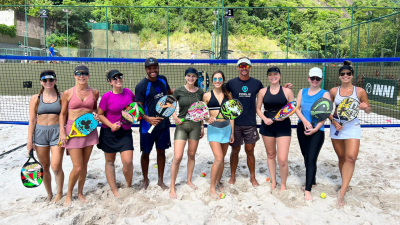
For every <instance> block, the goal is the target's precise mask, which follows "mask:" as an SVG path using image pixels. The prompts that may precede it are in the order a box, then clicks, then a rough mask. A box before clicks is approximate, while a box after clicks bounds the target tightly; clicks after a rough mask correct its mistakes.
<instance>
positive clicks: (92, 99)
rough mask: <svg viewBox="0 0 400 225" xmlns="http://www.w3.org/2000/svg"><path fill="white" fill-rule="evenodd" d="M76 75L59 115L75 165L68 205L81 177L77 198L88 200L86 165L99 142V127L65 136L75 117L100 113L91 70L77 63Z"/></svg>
mask: <svg viewBox="0 0 400 225" xmlns="http://www.w3.org/2000/svg"><path fill="white" fill-rule="evenodd" d="M74 78H75V81H76V85H75V86H74V87H73V88H70V89H68V90H66V91H65V92H64V94H63V96H62V106H61V114H60V141H61V142H62V143H63V144H62V147H65V148H66V149H68V150H67V151H68V152H69V154H70V155H71V160H72V164H73V168H72V171H71V174H70V176H69V183H68V192H67V197H66V199H65V203H64V205H65V206H69V205H71V202H72V191H73V189H74V186H75V184H76V182H77V181H78V179H79V182H78V198H79V200H80V201H81V202H82V203H85V202H86V198H85V196H84V195H83V186H84V184H85V179H86V174H87V164H88V161H89V158H90V154H91V153H92V149H93V145H96V144H98V143H99V137H98V134H97V130H94V131H93V132H92V133H90V134H89V135H87V136H86V137H74V138H71V139H69V140H67V139H66V137H67V135H68V134H69V133H70V131H71V127H72V124H73V122H74V120H76V119H77V118H78V117H79V116H81V115H83V114H86V113H94V114H95V115H96V116H97V114H96V112H97V100H98V98H99V91H98V90H95V89H92V88H90V87H89V86H88V83H87V82H88V79H89V69H88V68H87V67H86V66H84V65H80V66H77V67H76V68H75V70H74ZM67 115H68V121H67Z"/></svg>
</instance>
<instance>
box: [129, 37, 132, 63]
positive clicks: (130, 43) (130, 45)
mask: <svg viewBox="0 0 400 225" xmlns="http://www.w3.org/2000/svg"><path fill="white" fill-rule="evenodd" d="M128 37H129V53H130V54H129V55H130V56H131V58H132V42H131V38H132V36H131V35H129V36H128Z"/></svg>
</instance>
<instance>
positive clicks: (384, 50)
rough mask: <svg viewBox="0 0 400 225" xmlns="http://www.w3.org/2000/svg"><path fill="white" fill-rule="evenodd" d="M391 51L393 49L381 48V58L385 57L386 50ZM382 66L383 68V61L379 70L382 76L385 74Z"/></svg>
mask: <svg viewBox="0 0 400 225" xmlns="http://www.w3.org/2000/svg"><path fill="white" fill-rule="evenodd" d="M390 51H391V50H390V49H386V48H382V49H381V58H383V54H384V52H390ZM382 68H383V62H381V68H380V70H379V75H381V76H382V75H383V73H382Z"/></svg>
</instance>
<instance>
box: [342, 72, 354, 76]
mask: <svg viewBox="0 0 400 225" xmlns="http://www.w3.org/2000/svg"><path fill="white" fill-rule="evenodd" d="M344 75H347V76H353V74H352V73H351V72H347V73H345V72H343V73H340V76H344Z"/></svg>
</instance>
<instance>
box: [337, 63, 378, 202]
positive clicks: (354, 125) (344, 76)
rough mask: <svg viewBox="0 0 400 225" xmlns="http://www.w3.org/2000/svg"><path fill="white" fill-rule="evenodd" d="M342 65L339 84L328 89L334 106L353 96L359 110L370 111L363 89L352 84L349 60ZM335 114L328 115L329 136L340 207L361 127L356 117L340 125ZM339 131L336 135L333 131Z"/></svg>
mask: <svg viewBox="0 0 400 225" xmlns="http://www.w3.org/2000/svg"><path fill="white" fill-rule="evenodd" d="M343 64H344V66H342V67H341V68H340V69H339V79H340V81H341V83H342V84H341V85H340V86H339V87H334V88H332V89H331V90H330V94H331V100H332V102H334V103H335V105H336V107H337V106H338V105H339V104H340V102H341V101H342V100H343V99H344V98H346V97H351V98H355V99H357V100H358V101H359V102H360V106H359V107H360V110H364V111H365V112H366V113H370V112H371V106H370V105H369V103H368V96H367V93H366V92H365V90H364V89H362V88H360V87H356V86H354V85H353V84H352V80H353V75H354V70H353V68H352V67H351V62H349V61H344V63H343ZM334 115H335V116H332V115H331V116H329V119H330V120H331V127H330V136H331V138H332V144H333V148H334V149H335V152H336V155H337V156H338V158H339V170H340V174H341V176H342V187H341V189H340V190H339V193H338V201H337V204H336V206H337V207H342V206H344V205H345V199H344V196H345V194H346V191H347V188H348V186H349V184H350V180H351V177H352V176H353V172H354V167H355V163H356V159H357V156H358V151H359V148H360V138H361V127H360V121H359V120H358V118H355V119H354V120H352V121H350V122H348V123H345V124H343V125H340V124H339V122H338V119H337V118H336V112H335V114H334ZM336 131H340V132H339V135H338V136H336V135H335V132H336Z"/></svg>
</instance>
